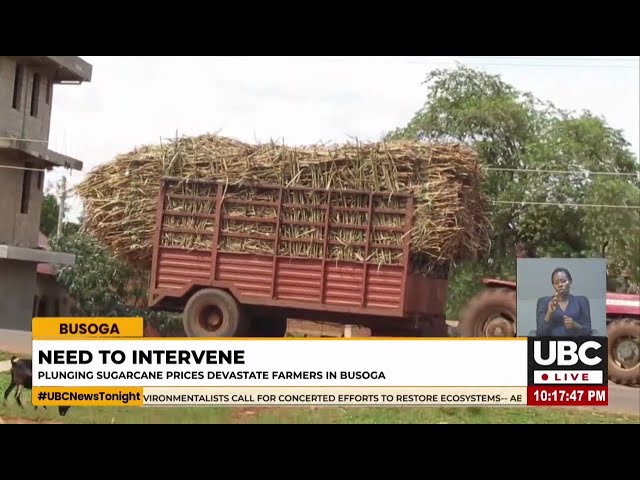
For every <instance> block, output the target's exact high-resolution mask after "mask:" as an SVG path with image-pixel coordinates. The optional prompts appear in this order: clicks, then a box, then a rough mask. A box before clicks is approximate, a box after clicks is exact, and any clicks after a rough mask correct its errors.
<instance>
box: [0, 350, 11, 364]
mask: <svg viewBox="0 0 640 480" xmlns="http://www.w3.org/2000/svg"><path fill="white" fill-rule="evenodd" d="M13 355H14V354H13V353H8V352H0V362H4V361H5V360H11V357H13Z"/></svg>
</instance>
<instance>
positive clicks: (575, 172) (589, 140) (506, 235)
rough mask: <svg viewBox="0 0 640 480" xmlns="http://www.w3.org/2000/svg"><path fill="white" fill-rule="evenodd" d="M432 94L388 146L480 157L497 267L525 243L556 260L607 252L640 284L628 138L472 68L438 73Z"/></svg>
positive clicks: (615, 267) (639, 215) (636, 199)
mask: <svg viewBox="0 0 640 480" xmlns="http://www.w3.org/2000/svg"><path fill="white" fill-rule="evenodd" d="M425 84H427V85H428V86H429V87H430V88H429V91H428V94H427V97H426V100H425V103H424V105H423V106H422V108H421V109H420V110H418V111H417V112H416V113H415V115H414V116H413V118H412V119H411V120H410V121H409V122H408V124H407V125H405V126H404V127H401V128H397V129H396V130H394V131H392V132H389V134H388V135H387V136H386V138H387V139H394V138H410V139H417V140H425V141H456V142H463V143H465V144H468V145H470V146H472V147H473V148H475V149H476V151H477V152H478V154H479V157H480V159H481V161H482V162H483V165H484V166H485V167H486V168H487V182H486V192H487V195H488V197H489V199H490V201H491V203H492V207H491V212H490V215H491V221H492V224H493V232H492V240H493V244H492V245H493V246H492V252H491V258H492V260H499V259H501V258H505V257H506V256H513V252H514V247H515V245H516V243H517V242H519V241H520V242H524V243H525V244H526V245H528V246H530V247H531V248H532V249H533V250H535V252H536V253H537V255H539V256H558V257H591V256H601V255H602V247H603V244H604V243H605V242H608V247H607V253H606V256H607V258H608V263H609V266H610V271H609V273H610V274H612V275H613V276H619V275H620V274H621V273H622V272H623V271H625V270H626V271H629V272H630V273H631V276H632V279H633V280H634V282H635V283H638V282H640V238H639V237H640V235H638V231H639V229H640V209H638V208H637V207H639V206H640V189H639V186H640V185H639V179H640V166H639V164H638V159H637V156H636V155H635V154H634V153H633V152H632V151H631V150H630V148H629V146H630V145H629V142H628V141H627V140H626V139H625V138H624V135H623V133H622V132H621V131H620V130H617V129H615V128H613V127H611V126H610V125H608V123H607V122H606V120H605V119H604V118H601V117H598V116H596V115H594V114H592V113H591V112H589V111H583V112H577V113H576V112H569V111H565V110H562V109H560V108H558V107H556V106H555V105H553V104H552V103H550V102H545V101H543V100H541V99H538V98H536V97H535V96H533V95H532V94H530V93H528V92H521V91H519V90H518V89H516V88H515V87H514V86H512V85H509V84H508V83H506V82H505V81H503V80H502V78H501V77H500V76H498V75H492V74H489V73H486V72H483V71H479V70H475V69H472V68H469V67H466V66H459V67H457V68H455V69H452V70H443V69H437V70H433V71H431V72H429V74H428V75H427V78H426V80H425ZM525 170H527V171H525ZM542 204H544V205H542ZM614 207H615V208H614ZM624 207H636V208H624Z"/></svg>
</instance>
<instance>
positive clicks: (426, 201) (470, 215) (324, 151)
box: [76, 135, 489, 270]
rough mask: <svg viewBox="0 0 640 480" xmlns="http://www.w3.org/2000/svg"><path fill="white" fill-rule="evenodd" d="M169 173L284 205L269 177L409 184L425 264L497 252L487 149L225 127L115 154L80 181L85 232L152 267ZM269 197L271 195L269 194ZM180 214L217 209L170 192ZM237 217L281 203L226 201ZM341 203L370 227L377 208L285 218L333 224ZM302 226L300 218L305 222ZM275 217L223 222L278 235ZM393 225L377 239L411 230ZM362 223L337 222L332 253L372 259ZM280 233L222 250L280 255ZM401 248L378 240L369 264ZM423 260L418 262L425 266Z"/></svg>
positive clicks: (290, 248) (347, 216)
mask: <svg viewBox="0 0 640 480" xmlns="http://www.w3.org/2000/svg"><path fill="white" fill-rule="evenodd" d="M162 176H171V177H178V178H183V179H185V180H189V179H211V180H219V181H223V182H224V183H225V184H226V185H227V189H226V193H225V195H226V196H227V197H228V198H233V197H236V198H247V199H248V198H253V199H257V198H261V199H263V200H265V201H271V202H274V201H276V200H277V199H276V198H272V197H273V192H274V191H271V193H269V191H268V190H267V191H264V190H260V188H259V186H260V185H261V184H271V185H283V186H306V187H314V188H333V189H345V190H346V189H349V190H366V191H375V192H389V193H397V192H406V193H411V194H413V195H414V197H415V199H416V202H415V206H414V212H415V217H414V226H413V229H412V231H411V237H412V238H411V241H412V243H411V254H412V261H413V262H414V264H415V265H419V268H420V269H423V270H430V269H433V268H436V266H438V265H443V264H448V263H449V262H456V261H461V260H465V259H471V258H477V257H478V256H482V255H483V254H484V253H486V251H487V249H488V246H489V240H488V231H489V222H488V219H487V216H486V212H485V210H486V200H485V198H484V195H483V193H482V182H483V178H484V176H483V170H482V168H481V165H480V164H479V163H478V159H477V156H476V154H475V153H474V152H473V151H472V150H470V149H469V148H467V147H465V146H462V145H458V144H423V143H416V142H407V141H401V142H390V143H384V142H381V143H367V144H360V143H349V144H343V145H331V146H327V145H314V146H303V147H288V146H286V145H283V144H280V143H276V142H270V143H267V144H257V145H250V144H246V143H243V142H239V141H236V140H233V139H229V138H225V137H222V136H219V135H202V136H198V137H182V138H176V139H175V140H173V141H170V142H163V143H160V144H158V145H153V146H145V147H141V148H137V149H135V150H134V151H132V152H129V153H126V154H122V155H119V156H117V157H116V158H115V159H114V160H113V161H112V162H110V163H108V164H105V165H102V166H100V167H98V168H96V169H94V170H93V171H91V172H89V174H88V175H87V177H86V178H85V180H84V181H83V182H82V183H81V184H80V185H78V187H77V188H76V189H77V192H78V194H79V195H80V197H81V198H82V200H83V203H84V208H85V217H84V225H83V229H84V230H85V231H86V232H88V233H90V234H93V235H95V236H96V237H97V238H99V239H100V240H101V241H102V243H103V244H104V245H105V246H106V247H107V248H109V249H110V250H111V251H112V252H113V253H114V255H117V256H118V257H120V258H123V259H126V260H128V261H129V262H131V263H133V264H135V265H138V266H140V267H142V268H148V266H149V265H150V258H151V253H152V247H153V244H152V242H153V232H154V227H155V219H156V205H157V203H156V199H157V196H158V191H159V180H160V178H161V177H162ZM176 188H179V189H181V190H180V191H181V193H183V194H187V193H188V194H194V193H197V194H198V195H201V196H206V195H213V194H214V193H213V191H211V190H210V191H207V190H206V189H211V188H212V187H211V186H209V185H206V184H199V183H196V182H188V181H186V182H181V183H179V184H178V185H177V186H176ZM260 195H262V196H263V197H264V198H262V197H260ZM286 195H287V196H289V198H288V199H287V200H286V202H287V203H300V202H302V203H306V204H314V203H317V204H321V203H323V202H326V201H327V198H326V192H318V191H316V192H313V193H310V192H304V193H303V192H301V191H296V190H288V191H287V193H286ZM375 198H376V203H377V204H376V208H387V209H399V210H401V209H402V208H403V205H402V202H403V199H402V198H400V197H392V196H380V197H375ZM171 202H174V203H173V204H170V205H168V206H167V208H168V209H171V210H173V211H185V212H199V213H210V214H213V213H214V210H213V209H214V204H213V203H212V202H207V201H193V200H184V199H182V200H176V199H174V200H171ZM331 204H332V205H334V206H340V207H359V208H362V207H367V205H368V195H356V194H347V193H341V194H333V195H332V199H331ZM224 209H225V211H224V214H226V215H228V216H231V217H232V216H234V215H237V216H242V217H260V218H275V216H276V215H277V210H276V209H275V208H274V207H272V206H264V207H256V206H247V205H238V204H232V203H229V204H227V203H225V205H224ZM326 211H331V212H332V213H330V215H331V219H330V220H331V222H333V223H339V224H343V225H344V224H355V225H365V224H366V219H367V213H366V212H362V211H349V209H344V208H342V209H339V210H338V211H335V210H321V209H313V208H300V209H289V210H285V211H283V213H282V215H283V217H282V218H283V219H290V220H298V221H302V220H304V221H312V222H317V223H318V224H321V223H323V221H324V220H323V217H322V215H324V214H325V212H326ZM405 221H406V218H405V216H404V215H400V214H396V215H392V214H377V215H376V216H375V217H374V223H375V224H376V225H378V226H383V227H384V226H386V227H398V229H399V228H400V227H402V226H403V225H404V222H405ZM165 222H168V223H167V224H166V225H168V226H170V225H173V226H180V227H182V228H197V229H198V230H201V231H209V230H211V229H212V228H213V226H214V220H213V219H211V218H209V219H207V218H204V219H203V218H197V219H196V218H194V217H189V216H175V217H171V216H166V217H165ZM294 223H295V222H294ZM275 228H276V227H275V222H272V223H262V224H256V223H251V222H240V221H238V222H236V221H233V220H232V219H227V220H225V221H224V222H223V224H222V231H223V232H224V231H226V232H242V233H253V234H255V233H259V234H261V235H265V236H270V235H274V234H275ZM391 230H392V229H386V230H385V229H380V230H378V229H374V231H373V232H372V236H373V237H372V239H371V242H372V243H376V244H389V245H399V244H401V243H402V240H403V238H402V233H401V232H397V231H395V232H393V231H391ZM323 232H324V230H323V229H322V228H320V227H318V228H309V227H304V226H299V225H298V226H296V225H292V224H286V222H285V224H283V225H282V226H281V232H280V236H281V237H283V238H288V239H290V240H291V239H299V240H309V239H311V238H314V239H316V240H318V239H322V238H323V237H322V236H323ZM365 233H366V231H364V230H363V229H361V228H360V229H358V228H354V229H346V228H343V229H332V231H331V232H330V236H331V239H332V240H337V243H338V244H337V245H336V244H335V243H336V242H333V243H334V245H332V246H331V248H330V250H329V252H328V253H327V255H328V256H329V257H330V258H332V259H336V260H349V259H351V260H358V261H362V260H363V258H364V257H363V255H364V251H363V248H362V247H357V246H354V245H353V244H354V243H359V242H363V235H364V234H365ZM211 238H212V236H211V235H194V234H184V233H175V234H172V233H164V235H163V237H162V239H161V242H162V244H163V245H166V246H177V247H183V248H202V249H211V244H210V242H211ZM273 244H274V243H273V242H270V241H267V240H264V241H262V240H251V239H237V238H230V237H223V238H221V240H220V244H219V248H220V250H222V251H243V252H255V253H273ZM278 253H279V254H280V255H291V256H303V257H316V258H318V257H321V256H322V255H323V245H322V242H314V241H288V242H280V251H279V252H278ZM401 255H402V252H401V251H397V250H395V251H392V250H385V249H374V250H373V251H370V252H369V257H368V258H367V260H368V261H371V262H373V263H379V264H390V263H397V262H399V261H401ZM416 268H418V267H416Z"/></svg>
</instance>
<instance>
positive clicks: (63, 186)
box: [57, 176, 67, 236]
mask: <svg viewBox="0 0 640 480" xmlns="http://www.w3.org/2000/svg"><path fill="white" fill-rule="evenodd" d="M66 200H67V177H65V176H63V177H62V179H61V180H60V201H59V205H58V231H57V235H58V236H60V235H62V222H63V220H64V204H65V201H66Z"/></svg>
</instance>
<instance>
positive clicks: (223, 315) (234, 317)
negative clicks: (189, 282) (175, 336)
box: [182, 288, 250, 338]
mask: <svg viewBox="0 0 640 480" xmlns="http://www.w3.org/2000/svg"><path fill="white" fill-rule="evenodd" d="M182 323H183V326H184V331H185V332H186V334H187V336H189V337H218V338H219V337H242V336H245V335H246V334H247V333H248V330H249V326H250V324H249V320H248V318H247V316H246V315H245V314H244V312H243V310H242V308H241V307H240V306H239V305H238V302H236V300H235V298H233V296H231V295H230V294H228V293H227V292H225V291H224V290H218V289H216V288H207V289H204V290H199V291H198V292H196V293H195V294H194V295H193V296H192V297H191V298H190V299H189V301H188V302H187V305H186V306H185V308H184V312H183V314H182Z"/></svg>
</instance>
